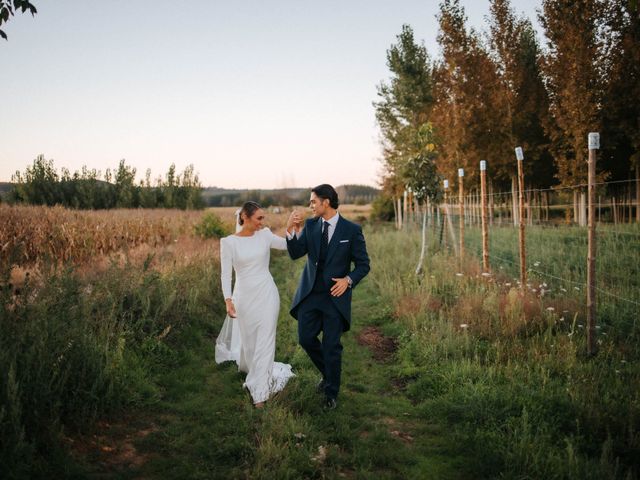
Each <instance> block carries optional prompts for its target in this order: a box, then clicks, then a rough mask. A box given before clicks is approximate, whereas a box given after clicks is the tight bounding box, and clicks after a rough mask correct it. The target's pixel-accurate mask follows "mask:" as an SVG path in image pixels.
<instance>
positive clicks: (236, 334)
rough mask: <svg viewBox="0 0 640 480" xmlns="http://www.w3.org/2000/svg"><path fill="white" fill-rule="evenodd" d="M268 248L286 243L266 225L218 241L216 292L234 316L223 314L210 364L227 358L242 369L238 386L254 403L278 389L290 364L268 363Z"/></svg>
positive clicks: (272, 290)
mask: <svg viewBox="0 0 640 480" xmlns="http://www.w3.org/2000/svg"><path fill="white" fill-rule="evenodd" d="M272 248H276V249H279V250H285V249H286V248H287V244H286V240H285V239H284V238H282V237H278V236H277V235H274V234H273V232H271V230H269V229H268V228H263V229H262V230H259V231H256V232H255V233H254V234H253V235H252V236H250V237H239V236H238V235H229V236H228V237H225V238H222V239H221V240H220V266H221V280H222V293H223V294H224V298H232V299H233V304H234V305H235V307H236V318H230V317H229V316H227V318H226V319H225V321H224V324H223V326H222V329H221V330H220V334H219V335H218V338H217V339H216V363H222V362H226V361H229V360H233V361H235V362H236V363H237V364H238V369H239V370H240V371H242V372H246V374H247V377H246V379H245V383H244V387H246V388H247V389H248V390H249V393H251V397H252V399H253V402H254V403H259V402H264V401H265V400H267V399H268V398H269V397H270V396H271V395H272V394H274V393H276V392H279V391H280V390H282V389H283V388H284V386H285V385H286V383H287V381H288V380H289V378H291V377H293V376H294V374H293V372H292V371H291V365H288V364H284V363H279V362H274V356H275V349H276V327H277V324H278V314H279V312H280V295H279V294H278V289H277V287H276V284H275V282H274V281H273V277H272V276H271V273H270V272H269V258H270V253H271V249H272ZM232 269H233V270H234V271H235V273H236V281H235V285H234V288H233V294H232V290H231V271H232Z"/></svg>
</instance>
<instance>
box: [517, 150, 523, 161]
mask: <svg viewBox="0 0 640 480" xmlns="http://www.w3.org/2000/svg"><path fill="white" fill-rule="evenodd" d="M516 159H517V160H520V161H522V160H524V153H522V147H516Z"/></svg>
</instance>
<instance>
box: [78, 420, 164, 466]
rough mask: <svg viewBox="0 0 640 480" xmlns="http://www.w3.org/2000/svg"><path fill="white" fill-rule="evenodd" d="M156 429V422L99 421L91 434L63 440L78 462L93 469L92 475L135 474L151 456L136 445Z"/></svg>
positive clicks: (157, 428)
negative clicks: (127, 472) (126, 472)
mask: <svg viewBox="0 0 640 480" xmlns="http://www.w3.org/2000/svg"><path fill="white" fill-rule="evenodd" d="M158 430H159V427H158V426H157V425H156V424H155V423H153V422H149V421H144V420H140V419H134V418H131V419H126V418H125V419H119V420H118V421H114V422H110V421H105V420H101V421H98V422H97V423H96V425H95V427H94V431H93V433H91V434H87V435H81V436H77V437H74V438H66V441H67V443H68V445H69V447H70V448H71V451H72V454H73V455H74V456H75V457H76V458H77V459H79V460H80V461H81V462H82V463H85V464H89V465H91V466H92V470H93V471H92V472H91V473H93V474H95V473H98V472H99V473H100V474H114V473H116V474H117V473H122V472H124V471H132V470H133V471H136V470H138V469H140V468H141V467H142V466H143V465H144V464H145V463H147V461H148V460H149V459H150V457H151V455H150V454H148V453H142V452H140V451H138V449H137V448H136V443H137V442H138V441H140V440H142V439H144V438H145V437H146V436H148V435H149V434H151V433H155V432H157V431H158Z"/></svg>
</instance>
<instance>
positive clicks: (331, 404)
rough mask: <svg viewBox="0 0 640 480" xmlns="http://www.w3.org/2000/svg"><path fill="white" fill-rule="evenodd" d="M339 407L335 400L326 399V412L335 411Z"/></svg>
mask: <svg viewBox="0 0 640 480" xmlns="http://www.w3.org/2000/svg"><path fill="white" fill-rule="evenodd" d="M337 406H338V401H337V400H336V399H335V398H331V397H326V398H325V399H324V409H325V410H335V409H336V407H337Z"/></svg>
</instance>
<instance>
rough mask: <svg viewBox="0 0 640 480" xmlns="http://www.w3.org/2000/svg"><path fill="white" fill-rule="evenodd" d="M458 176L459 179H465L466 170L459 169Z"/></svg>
mask: <svg viewBox="0 0 640 480" xmlns="http://www.w3.org/2000/svg"><path fill="white" fill-rule="evenodd" d="M458 176H459V177H464V168H459V169H458Z"/></svg>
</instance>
